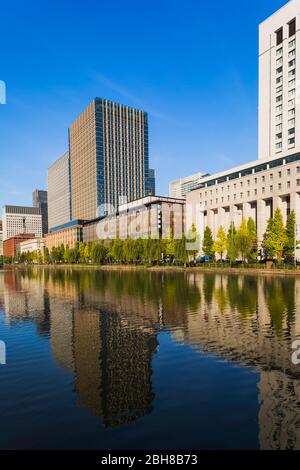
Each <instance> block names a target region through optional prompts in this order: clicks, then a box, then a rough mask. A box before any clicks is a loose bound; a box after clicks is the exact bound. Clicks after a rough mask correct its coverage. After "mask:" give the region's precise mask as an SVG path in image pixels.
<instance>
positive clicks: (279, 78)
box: [276, 70, 294, 85]
mask: <svg viewBox="0 0 300 470" xmlns="http://www.w3.org/2000/svg"><path fill="white" fill-rule="evenodd" d="M291 72H294V70H291ZM280 83H282V75H281V76H280V77H277V78H276V84H277V85H279V84H280Z"/></svg>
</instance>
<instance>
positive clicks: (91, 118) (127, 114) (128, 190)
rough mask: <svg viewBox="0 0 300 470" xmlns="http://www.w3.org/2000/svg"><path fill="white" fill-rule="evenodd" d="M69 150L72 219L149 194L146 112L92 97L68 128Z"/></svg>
mask: <svg viewBox="0 0 300 470" xmlns="http://www.w3.org/2000/svg"><path fill="white" fill-rule="evenodd" d="M69 148H70V170H71V208H72V219H73V220H74V219H86V220H87V219H91V220H92V219H94V218H95V217H97V216H100V215H102V214H105V213H107V212H112V210H113V209H112V208H115V209H116V208H117V207H118V205H119V203H120V201H121V202H124V201H132V200H135V199H138V198H141V197H143V196H145V195H146V194H147V186H148V178H149V155H148V115H147V113H145V112H143V111H140V110H138V109H133V108H130V107H128V106H123V105H121V104H118V103H113V102H111V101H108V100H105V99H100V98H95V99H94V100H93V101H92V102H91V103H90V104H89V106H88V107H87V108H86V109H85V110H84V111H83V112H82V113H81V114H80V116H79V117H78V118H77V119H76V120H75V121H74V122H73V124H72V125H71V126H70V129H69ZM100 207H101V210H99V208H100Z"/></svg>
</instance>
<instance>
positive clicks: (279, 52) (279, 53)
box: [276, 47, 283, 57]
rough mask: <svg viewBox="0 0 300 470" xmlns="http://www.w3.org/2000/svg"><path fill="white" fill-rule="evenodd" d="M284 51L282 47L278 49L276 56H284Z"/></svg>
mask: <svg viewBox="0 0 300 470" xmlns="http://www.w3.org/2000/svg"><path fill="white" fill-rule="evenodd" d="M282 51H283V49H282V47H280V48H279V49H277V51H276V56H277V57H280V56H282Z"/></svg>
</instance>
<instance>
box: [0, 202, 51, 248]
mask: <svg viewBox="0 0 300 470" xmlns="http://www.w3.org/2000/svg"><path fill="white" fill-rule="evenodd" d="M2 223H3V241H5V240H7V239H8V238H12V237H14V236H15V235H19V234H28V233H30V234H34V236H35V237H37V238H40V237H42V235H43V230H42V214H41V210H40V209H39V208H38V207H22V206H4V207H3V217H2Z"/></svg>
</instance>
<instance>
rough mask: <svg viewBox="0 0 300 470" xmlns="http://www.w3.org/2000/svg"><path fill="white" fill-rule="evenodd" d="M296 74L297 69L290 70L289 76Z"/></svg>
mask: <svg viewBox="0 0 300 470" xmlns="http://www.w3.org/2000/svg"><path fill="white" fill-rule="evenodd" d="M295 75H296V70H295V69H293V70H290V71H289V78H291V77H294V76H295Z"/></svg>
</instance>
